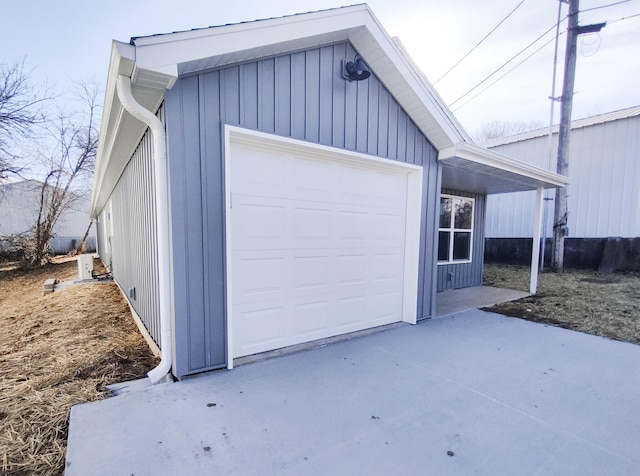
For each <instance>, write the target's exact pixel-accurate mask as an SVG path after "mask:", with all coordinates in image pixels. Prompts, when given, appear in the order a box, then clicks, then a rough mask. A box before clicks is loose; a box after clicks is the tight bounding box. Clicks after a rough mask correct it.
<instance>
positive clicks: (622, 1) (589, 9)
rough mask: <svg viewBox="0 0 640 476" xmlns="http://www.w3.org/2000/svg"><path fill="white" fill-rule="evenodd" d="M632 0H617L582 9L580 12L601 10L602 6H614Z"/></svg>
mask: <svg viewBox="0 0 640 476" xmlns="http://www.w3.org/2000/svg"><path fill="white" fill-rule="evenodd" d="M630 1H631V0H621V1H619V2H615V3H609V4H608V5H600V6H599V7H592V8H587V9H585V10H580V13H584V12H590V11H593V10H600V9H601V8H609V7H614V6H616V5H621V4H623V3H629V2H630Z"/></svg>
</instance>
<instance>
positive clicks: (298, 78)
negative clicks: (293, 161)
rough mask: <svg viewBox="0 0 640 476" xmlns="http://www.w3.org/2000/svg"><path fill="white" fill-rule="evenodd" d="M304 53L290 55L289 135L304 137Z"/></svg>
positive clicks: (298, 137) (297, 137)
mask: <svg viewBox="0 0 640 476" xmlns="http://www.w3.org/2000/svg"><path fill="white" fill-rule="evenodd" d="M305 60H306V55H305V54H304V53H295V54H292V55H291V118H290V120H291V136H292V137H295V138H296V139H304V135H305V130H306V124H305V118H306V114H305V105H306V97H305V79H306V71H305V68H306V61H305Z"/></svg>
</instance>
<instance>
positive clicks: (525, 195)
mask: <svg viewBox="0 0 640 476" xmlns="http://www.w3.org/2000/svg"><path fill="white" fill-rule="evenodd" d="M492 150H495V151H496V152H500V153H502V154H506V155H509V156H511V157H513V158H515V159H518V160H521V161H523V162H527V163H530V164H533V165H537V166H539V167H543V168H547V163H548V158H547V157H548V152H547V151H548V139H547V137H538V138H533V139H528V140H525V141H520V142H515V143H512V144H505V145H501V146H496V147H494V148H492ZM556 150H557V135H554V146H553V151H554V154H555V151H556ZM639 150H640V117H639V116H636V117H631V118H625V119H619V120H616V121H610V122H605V123H602V124H595V125H591V126H588V127H582V128H579V129H573V130H572V132H571V145H570V148H569V164H570V165H569V177H570V179H571V183H570V184H569V187H568V191H567V192H568V198H567V207H568V210H569V221H568V227H569V237H570V238H607V237H617V236H620V237H623V238H634V237H638V236H640V219H638V217H640V200H639V199H638V193H637V188H638V185H637V184H638V183H639V182H640V160H638V151H639ZM551 169H552V170H555V159H554V160H553V161H552V166H551ZM547 196H548V197H554V196H555V194H554V193H553V192H548V195H547ZM546 206H547V209H548V220H547V222H546V226H547V230H548V231H547V236H550V235H551V230H552V216H553V201H547V205H546ZM534 213H535V192H520V193H513V194H504V195H496V196H490V197H489V198H488V200H487V228H486V236H487V237H490V238H530V237H532V236H533V218H532V217H533V214H534Z"/></svg>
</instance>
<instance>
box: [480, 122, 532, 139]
mask: <svg viewBox="0 0 640 476" xmlns="http://www.w3.org/2000/svg"><path fill="white" fill-rule="evenodd" d="M541 127H544V126H543V124H542V123H541V122H540V121H529V122H525V121H497V120H496V121H489V122H485V123H483V124H482V125H481V126H480V128H479V129H478V130H476V131H475V133H474V134H473V140H474V141H476V142H486V141H489V140H492V139H501V138H502V137H509V136H512V135H515V134H520V133H521V132H528V131H532V130H535V129H540V128H541Z"/></svg>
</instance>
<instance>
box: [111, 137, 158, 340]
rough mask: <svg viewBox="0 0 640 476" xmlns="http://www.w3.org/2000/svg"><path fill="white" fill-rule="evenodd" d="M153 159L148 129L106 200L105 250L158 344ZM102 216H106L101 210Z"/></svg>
mask: <svg viewBox="0 0 640 476" xmlns="http://www.w3.org/2000/svg"><path fill="white" fill-rule="evenodd" d="M152 160H153V158H152V147H151V138H150V134H149V133H148V132H147V133H146V134H145V136H144V137H143V138H142V141H141V142H140V144H139V146H138V148H137V149H136V151H135V152H134V154H133V156H132V158H131V160H130V161H129V163H128V165H127V167H126V168H125V170H124V172H123V173H122V176H121V177H120V179H119V181H118V183H117V185H116V187H115V189H114V191H113V193H112V195H111V199H110V202H108V203H111V212H109V213H110V215H111V218H110V219H111V220H112V222H113V236H111V237H110V241H111V246H110V248H111V250H110V253H107V254H109V255H110V258H111V260H112V269H111V271H112V275H113V277H114V279H115V280H116V282H117V283H118V284H119V285H120V286H121V287H122V289H123V290H124V291H125V293H127V294H128V293H129V290H130V289H132V288H135V290H136V294H135V299H134V298H132V297H130V296H128V299H129V301H130V303H131V306H132V307H133V308H134V309H135V311H136V313H137V314H138V315H139V316H140V319H141V320H142V322H143V324H144V326H145V327H146V329H147V331H148V332H149V334H150V335H151V337H152V338H153V339H154V341H155V342H156V343H157V344H159V338H160V335H159V315H158V281H157V276H158V268H157V261H155V260H154V255H155V252H156V251H155V250H156V245H155V237H156V228H155V196H154V187H153V177H152V174H153V163H152ZM148 184H150V185H151V186H148ZM102 216H103V217H106V213H104V211H103V214H102ZM104 227H106V228H109V227H110V225H109V223H108V222H107V221H106V220H103V225H102V227H101V231H102V232H103V233H104ZM107 231H108V230H107ZM103 236H104V235H103ZM105 245H106V243H105Z"/></svg>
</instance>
